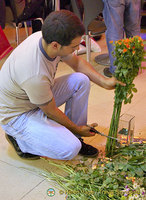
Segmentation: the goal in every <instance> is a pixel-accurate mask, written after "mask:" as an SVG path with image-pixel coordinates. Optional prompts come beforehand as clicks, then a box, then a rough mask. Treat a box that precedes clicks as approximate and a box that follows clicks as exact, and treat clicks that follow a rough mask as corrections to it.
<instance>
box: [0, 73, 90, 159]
mask: <svg viewBox="0 0 146 200" xmlns="http://www.w3.org/2000/svg"><path fill="white" fill-rule="evenodd" d="M52 91H53V95H54V98H55V101H56V105H57V106H58V107H59V106H60V105H62V104H64V103H66V105H65V114H66V115H67V116H68V117H69V118H70V119H71V120H72V121H73V122H74V123H75V124H77V125H86V124H87V107H88V96H89V91H90V81H89V79H88V77H87V76H86V75H84V74H82V73H73V74H70V75H66V76H62V77H60V78H57V79H55V83H54V86H53V88H52ZM2 128H3V129H4V130H5V132H6V133H7V134H9V135H11V136H13V137H14V138H15V139H16V141H17V143H18V145H19V147H20V149H21V150H22V151H23V152H28V153H32V154H35V155H40V156H46V157H49V158H53V159H60V160H70V159H72V158H73V157H75V156H76V155H77V154H78V152H79V151H80V149H81V142H80V140H79V139H78V137H79V136H75V135H74V134H73V133H72V132H71V131H69V130H68V129H67V128H66V127H64V126H62V125H60V124H58V123H57V122H55V121H53V120H51V119H49V118H47V116H46V115H45V114H44V113H43V112H42V111H41V110H40V109H39V108H36V109H35V110H31V111H29V112H26V113H23V114H22V115H20V116H18V117H15V118H14V119H13V120H11V121H10V122H9V123H8V124H6V125H2Z"/></svg>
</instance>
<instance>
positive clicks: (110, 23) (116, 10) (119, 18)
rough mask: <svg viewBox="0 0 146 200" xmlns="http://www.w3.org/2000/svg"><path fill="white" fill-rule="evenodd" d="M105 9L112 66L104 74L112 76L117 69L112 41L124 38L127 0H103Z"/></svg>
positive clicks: (104, 14) (107, 39) (107, 40)
mask: <svg viewBox="0 0 146 200" xmlns="http://www.w3.org/2000/svg"><path fill="white" fill-rule="evenodd" d="M103 2H104V10H103V16H104V21H105V24H106V27H107V30H106V42H107V46H108V52H109V58H110V63H111V64H110V68H105V69H104V74H105V75H106V76H108V77H111V76H112V74H113V73H114V71H115V68H116V67H115V66H114V64H113V62H114V57H113V55H112V51H113V50H114V47H113V45H112V44H111V43H110V41H113V42H114V41H116V40H119V39H122V38H123V36H124V29H123V28H124V11H125V0H112V1H111V0H103Z"/></svg>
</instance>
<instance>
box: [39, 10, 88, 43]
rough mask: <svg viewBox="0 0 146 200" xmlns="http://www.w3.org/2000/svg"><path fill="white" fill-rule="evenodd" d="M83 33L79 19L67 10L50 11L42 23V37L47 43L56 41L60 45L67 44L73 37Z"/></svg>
mask: <svg viewBox="0 0 146 200" xmlns="http://www.w3.org/2000/svg"><path fill="white" fill-rule="evenodd" d="M84 33H85V29H84V26H83V24H82V23H81V21H80V19H79V18H78V17H77V16H76V15H75V14H74V13H72V12H70V11H68V10H60V11H54V12H52V13H50V14H49V15H48V17H47V18H46V19H45V21H44V24H43V25H42V35H43V39H44V40H45V42H46V43H47V44H50V43H51V42H53V41H56V42H58V43H59V44H60V45H61V46H68V45H70V43H71V41H72V40H73V39H75V38H76V37H78V36H82V35H83V34H84Z"/></svg>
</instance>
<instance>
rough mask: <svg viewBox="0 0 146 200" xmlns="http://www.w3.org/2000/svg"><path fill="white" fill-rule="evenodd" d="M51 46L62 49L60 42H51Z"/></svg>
mask: <svg viewBox="0 0 146 200" xmlns="http://www.w3.org/2000/svg"><path fill="white" fill-rule="evenodd" d="M51 47H52V48H53V49H54V50H60V48H61V45H60V44H59V43H58V42H51Z"/></svg>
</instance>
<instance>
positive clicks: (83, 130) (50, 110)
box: [39, 98, 95, 137]
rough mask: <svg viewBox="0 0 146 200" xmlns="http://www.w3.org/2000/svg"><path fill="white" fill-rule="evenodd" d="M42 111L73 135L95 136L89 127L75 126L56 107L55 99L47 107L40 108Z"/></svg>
mask: <svg viewBox="0 0 146 200" xmlns="http://www.w3.org/2000/svg"><path fill="white" fill-rule="evenodd" d="M39 107H40V109H41V110H42V111H43V112H44V113H45V114H46V115H47V116H48V118H49V119H52V120H54V121H56V122H58V123H59V124H61V125H63V126H65V127H66V128H67V129H69V130H70V131H71V132H72V133H74V134H78V135H81V136H84V137H89V136H94V135H95V133H91V132H90V128H89V127H87V126H77V125H76V124H74V123H73V122H72V121H71V120H70V119H69V118H68V117H67V116H66V115H65V114H64V113H63V112H62V111H61V110H59V109H58V108H57V106H56V103H55V100H54V98H53V99H52V100H51V101H50V102H48V103H46V104H45V105H41V106H39Z"/></svg>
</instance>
